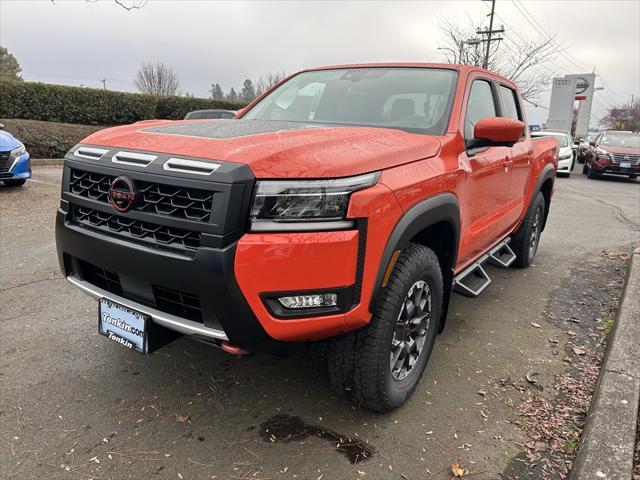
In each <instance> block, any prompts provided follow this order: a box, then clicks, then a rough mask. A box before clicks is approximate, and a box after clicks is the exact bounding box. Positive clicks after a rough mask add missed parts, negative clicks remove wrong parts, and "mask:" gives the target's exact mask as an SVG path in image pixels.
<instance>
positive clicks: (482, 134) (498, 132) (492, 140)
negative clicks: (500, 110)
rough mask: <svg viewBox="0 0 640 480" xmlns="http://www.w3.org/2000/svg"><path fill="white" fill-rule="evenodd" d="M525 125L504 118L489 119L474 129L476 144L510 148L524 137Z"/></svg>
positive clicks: (483, 120)
mask: <svg viewBox="0 0 640 480" xmlns="http://www.w3.org/2000/svg"><path fill="white" fill-rule="evenodd" d="M523 132H524V123H523V122H521V121H520V120H515V119H513V118H504V117H487V118H483V119H481V120H479V121H478V123H476V125H475V127H474V129H473V137H474V143H477V144H484V145H485V146H506V147H510V146H512V145H513V144H514V143H516V142H517V141H518V140H520V137H522V134H523Z"/></svg>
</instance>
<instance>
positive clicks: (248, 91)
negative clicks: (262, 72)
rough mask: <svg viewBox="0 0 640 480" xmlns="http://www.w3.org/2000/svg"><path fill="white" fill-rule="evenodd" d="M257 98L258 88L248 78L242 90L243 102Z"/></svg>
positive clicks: (241, 98) (241, 97)
mask: <svg viewBox="0 0 640 480" xmlns="http://www.w3.org/2000/svg"><path fill="white" fill-rule="evenodd" d="M254 98H256V89H255V88H254V86H253V82H252V81H251V80H249V79H248V78H247V79H246V80H245V81H244V83H243V84H242V92H240V100H242V101H243V102H250V101H251V100H253V99H254Z"/></svg>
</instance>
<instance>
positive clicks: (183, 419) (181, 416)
mask: <svg viewBox="0 0 640 480" xmlns="http://www.w3.org/2000/svg"><path fill="white" fill-rule="evenodd" d="M188 420H189V415H187V414H185V413H176V422H178V423H187V421H188Z"/></svg>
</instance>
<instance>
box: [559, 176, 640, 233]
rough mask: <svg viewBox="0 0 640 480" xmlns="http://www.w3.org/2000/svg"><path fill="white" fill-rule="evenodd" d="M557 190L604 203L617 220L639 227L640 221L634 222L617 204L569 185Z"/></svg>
mask: <svg viewBox="0 0 640 480" xmlns="http://www.w3.org/2000/svg"><path fill="white" fill-rule="evenodd" d="M557 188H558V190H564V191H566V192H571V193H573V194H575V195H578V196H581V197H584V198H586V199H588V200H591V201H592V202H593V203H597V204H603V205H606V206H608V207H610V208H611V209H612V210H613V211H614V212H615V213H616V214H617V216H618V217H619V218H618V220H621V219H622V221H621V223H625V222H626V223H630V224H631V225H633V226H634V227H635V228H636V229H640V223H638V222H636V221H635V220H632V219H631V218H629V217H628V216H627V214H626V213H624V211H623V210H622V208H620V207H619V206H618V205H616V204H614V203H609V202H607V201H606V200H602V199H600V198H595V197H593V196H591V195H589V194H587V193H584V192H580V191H578V190H574V189H573V188H569V187H565V186H559V187H557Z"/></svg>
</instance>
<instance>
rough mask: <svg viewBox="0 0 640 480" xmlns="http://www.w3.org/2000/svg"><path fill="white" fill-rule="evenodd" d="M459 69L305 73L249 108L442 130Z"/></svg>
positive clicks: (253, 114)
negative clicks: (456, 70)
mask: <svg viewBox="0 0 640 480" xmlns="http://www.w3.org/2000/svg"><path fill="white" fill-rule="evenodd" d="M456 78H457V74H456V72H455V71H454V70H445V69H435V68H349V69H334V70H318V71H312V72H302V73H300V74H298V75H296V76H295V77H293V78H291V79H290V80H288V81H287V82H285V83H284V84H283V85H280V86H279V87H278V88H276V89H275V90H274V91H273V92H271V93H270V94H269V95H267V96H266V97H265V98H263V99H262V100H261V101H260V102H259V103H258V104H257V105H256V106H254V107H253V108H252V109H251V110H250V111H249V112H247V113H246V114H245V115H244V116H243V118H246V119H251V120H285V121H290V122H304V123H319V124H324V123H328V124H342V125H362V126H374V127H386V128H399V129H402V130H406V131H410V132H414V133H426V134H430V135H443V134H444V132H445V131H446V128H447V124H448V122H449V113H450V111H451V104H452V102H453V95H454V92H455V83H456Z"/></svg>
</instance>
